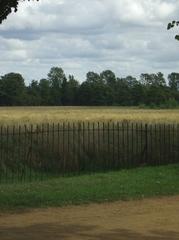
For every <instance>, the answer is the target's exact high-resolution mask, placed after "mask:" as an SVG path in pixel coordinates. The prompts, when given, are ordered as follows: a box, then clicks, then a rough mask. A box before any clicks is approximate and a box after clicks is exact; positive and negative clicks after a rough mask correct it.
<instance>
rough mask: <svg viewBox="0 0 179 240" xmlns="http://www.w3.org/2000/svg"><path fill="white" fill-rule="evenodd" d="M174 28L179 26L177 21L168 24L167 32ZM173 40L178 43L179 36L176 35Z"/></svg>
mask: <svg viewBox="0 0 179 240" xmlns="http://www.w3.org/2000/svg"><path fill="white" fill-rule="evenodd" d="M175 26H179V21H175V20H174V21H172V22H170V23H168V25H167V30H170V29H171V28H174V27H175ZM175 39H176V40H178V41H179V35H176V36H175Z"/></svg>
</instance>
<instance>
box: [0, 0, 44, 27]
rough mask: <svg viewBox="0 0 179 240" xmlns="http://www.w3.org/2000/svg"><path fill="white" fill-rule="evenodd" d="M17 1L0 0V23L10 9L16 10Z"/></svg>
mask: <svg viewBox="0 0 179 240" xmlns="http://www.w3.org/2000/svg"><path fill="white" fill-rule="evenodd" d="M19 1H20V0H0V24H1V23H2V21H3V20H4V19H6V18H7V16H8V15H9V14H10V13H11V12H12V9H14V11H15V12H17V9H18V4H19ZM28 1H30V0H28ZM36 1H39V0H36Z"/></svg>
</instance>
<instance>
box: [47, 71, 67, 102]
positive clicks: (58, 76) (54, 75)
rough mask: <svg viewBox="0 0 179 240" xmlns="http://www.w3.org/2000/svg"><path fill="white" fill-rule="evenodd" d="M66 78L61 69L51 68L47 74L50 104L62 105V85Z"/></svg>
mask: <svg viewBox="0 0 179 240" xmlns="http://www.w3.org/2000/svg"><path fill="white" fill-rule="evenodd" d="M65 79H66V76H65V73H64V71H63V69H62V68H60V67H52V68H51V69H50V72H49V74H48V80H49V82H50V87H51V94H52V104H53V105H56V106H59V105H61V104H62V102H61V100H62V99H61V98H62V83H63V82H64V81H65Z"/></svg>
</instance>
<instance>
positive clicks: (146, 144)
mask: <svg viewBox="0 0 179 240" xmlns="http://www.w3.org/2000/svg"><path fill="white" fill-rule="evenodd" d="M145 163H148V124H147V123H146V124H145Z"/></svg>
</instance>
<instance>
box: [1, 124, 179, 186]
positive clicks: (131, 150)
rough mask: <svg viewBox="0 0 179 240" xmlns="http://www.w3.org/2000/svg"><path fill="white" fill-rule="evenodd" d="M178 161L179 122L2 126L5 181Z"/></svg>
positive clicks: (2, 161) (3, 176)
mask: <svg viewBox="0 0 179 240" xmlns="http://www.w3.org/2000/svg"><path fill="white" fill-rule="evenodd" d="M177 162H179V124H173V125H171V124H143V123H127V122H126V123H120V122H107V123H106V122H94V123H91V122H88V123H86V122H82V123H65V122H64V123H61V124H60V123H59V124H41V125H36V126H34V125H29V126H27V125H24V126H18V127H17V126H1V127H0V182H9V181H12V182H14V181H17V180H18V181H26V180H33V179H43V178H46V177H47V176H54V175H64V174H79V173H83V172H96V171H108V170H118V169H123V168H132V167H138V166H143V165H162V164H169V163H177Z"/></svg>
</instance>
